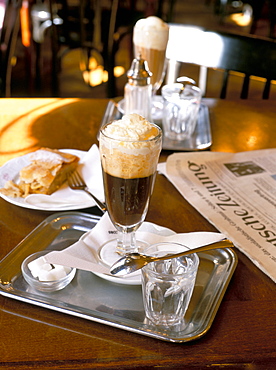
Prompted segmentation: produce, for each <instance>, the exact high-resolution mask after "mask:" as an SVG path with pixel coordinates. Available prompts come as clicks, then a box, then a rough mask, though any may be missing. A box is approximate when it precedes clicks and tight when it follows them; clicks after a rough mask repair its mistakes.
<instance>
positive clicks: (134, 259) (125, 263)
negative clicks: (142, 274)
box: [110, 239, 233, 276]
mask: <svg viewBox="0 0 276 370" xmlns="http://www.w3.org/2000/svg"><path fill="white" fill-rule="evenodd" d="M231 246H233V244H232V243H231V242H230V240H228V239H223V240H220V241H218V242H215V243H212V244H208V245H203V246H201V247H198V248H194V249H189V250H185V251H183V252H180V253H176V254H170V255H168V254H167V255H165V256H162V257H153V256H147V255H145V254H140V253H135V252H134V253H128V254H126V255H125V256H124V257H122V258H120V259H119V260H118V261H116V262H115V263H114V264H113V265H112V266H111V268H110V273H111V274H112V275H116V276H124V275H127V274H130V273H132V272H134V271H137V270H139V269H141V268H142V267H144V266H146V265H147V264H148V263H150V262H156V261H163V260H167V259H171V258H177V257H182V256H186V255H188V254H192V253H198V252H204V251H208V250H211V249H218V248H228V247H231Z"/></svg>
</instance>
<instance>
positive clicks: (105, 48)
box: [32, 0, 143, 97]
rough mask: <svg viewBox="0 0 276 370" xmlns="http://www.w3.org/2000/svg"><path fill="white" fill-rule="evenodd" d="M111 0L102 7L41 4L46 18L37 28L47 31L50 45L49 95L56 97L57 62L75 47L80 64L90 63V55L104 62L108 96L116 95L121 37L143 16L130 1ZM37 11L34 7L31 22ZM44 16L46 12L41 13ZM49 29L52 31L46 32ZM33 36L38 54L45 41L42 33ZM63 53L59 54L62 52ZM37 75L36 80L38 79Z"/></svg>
mask: <svg viewBox="0 0 276 370" xmlns="http://www.w3.org/2000/svg"><path fill="white" fill-rule="evenodd" d="M125 4H127V2H122V3H121V2H120V0H110V1H108V2H105V3H104V4H102V2H101V0H79V2H78V3H73V4H70V2H68V1H67V0H45V1H44V2H43V3H42V6H43V7H44V10H45V11H46V12H47V14H48V16H47V19H46V20H43V19H42V20H41V23H40V24H39V27H41V29H42V31H43V32H45V35H46V33H47V32H49V34H50V37H51V45H52V71H53V73H52V94H53V95H54V96H58V94H59V87H58V74H59V69H60V60H61V58H62V57H63V56H64V54H65V52H67V51H70V50H72V49H75V48H80V49H81V50H82V56H83V61H82V64H87V69H88V68H89V67H88V62H89V57H90V55H91V54H93V53H94V55H97V57H98V59H99V60H101V61H102V62H103V63H104V68H105V70H107V72H108V82H107V95H108V97H114V96H116V83H115V76H114V73H113V70H114V66H115V55H116V53H117V51H118V48H119V44H120V42H121V40H122V38H123V37H124V36H125V35H126V34H127V33H130V32H131V31H132V28H133V26H134V24H135V22H136V21H137V20H138V19H139V18H141V17H142V16H143V13H142V12H140V11H137V10H136V9H133V8H132V2H131V1H130V2H129V5H125ZM37 14H39V12H37V11H36V8H33V10H32V15H33V19H34V18H35V20H36V17H37ZM44 14H45V12H44ZM48 28H51V29H50V30H49V31H47V30H48ZM43 32H40V33H35V34H38V35H40V36H41V41H39V37H38V38H37V39H36V40H34V41H35V42H36V46H37V53H38V54H39V53H40V44H42V43H43V41H44V36H45V35H44V33H43ZM61 50H62V52H61ZM39 77H40V76H39V74H38V76H37V78H38V79H39Z"/></svg>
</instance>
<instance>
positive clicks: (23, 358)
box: [0, 99, 276, 369]
mask: <svg viewBox="0 0 276 370" xmlns="http://www.w3.org/2000/svg"><path fill="white" fill-rule="evenodd" d="M205 103H206V104H207V105H208V106H209V109H210V121H211V128H212V137H213V145H212V148H211V150H212V151H225V152H238V151H247V150H256V149H264V148H273V147H276V104H274V103H273V102H270V101H250V100H248V101H247V100H237V101H223V100H212V99H208V100H206V101H205ZM106 104H107V100H96V99H91V100H89V99H83V100H82V99H1V100H0V129H1V136H0V165H2V164H3V163H5V162H6V161H7V160H9V159H11V158H14V157H16V156H18V155H22V154H25V153H27V152H29V151H32V150H35V149H37V148H39V147H41V146H46V147H51V148H75V149H80V150H88V149H89V148H90V146H91V145H92V144H93V143H97V139H96V133H97V130H98V127H99V124H100V122H101V118H102V116H103V113H104V110H105V107H106ZM168 154H170V152H166V151H164V152H162V154H161V158H160V160H161V161H164V160H165V159H166V157H167V156H168ZM83 211H84V212H88V213H93V212H95V209H94V208H92V209H85V210H83ZM50 214H51V212H47V211H36V210H30V209H25V208H21V207H17V206H15V205H12V204H10V203H8V202H6V201H4V200H3V199H0V259H2V258H3V257H4V256H5V255H6V254H7V253H8V252H9V251H11V250H12V249H13V248H14V247H15V246H16V245H17V244H18V243H19V242H20V241H21V240H22V239H23V238H24V237H26V235H27V234H28V233H30V232H31V231H32V230H33V229H34V228H35V227H36V226H37V225H38V224H39V223H40V222H41V221H43V220H44V219H45V218H46V217H47V216H49V215H50ZM147 220H148V221H151V222H154V223H157V224H160V225H163V226H166V227H169V228H171V229H173V230H174V231H176V232H190V231H216V229H215V228H214V226H212V225H211V224H210V223H209V222H208V221H207V220H206V219H205V218H203V217H202V216H201V215H200V214H199V213H198V212H197V211H196V210H195V209H194V208H193V207H191V206H190V205H189V203H188V202H187V201H186V200H185V199H184V198H183V197H182V196H181V195H180V194H179V193H178V191H177V190H176V189H175V188H174V186H173V185H172V184H171V183H170V182H169V181H168V180H167V179H166V178H165V177H164V176H162V175H157V179H156V184H155V188H154V193H153V196H152V200H151V204H150V209H149V212H148V215H147ZM236 252H237V255H238V257H239V262H238V266H237V268H236V271H235V273H234V275H233V277H232V280H231V282H230V284H229V286H228V289H227V291H226V294H225V296H224V298H223V300H222V302H221V305H220V308H219V310H218V312H217V315H216V317H215V320H214V322H213V324H212V326H211V328H210V330H209V331H208V332H207V333H206V334H205V335H204V336H203V337H202V338H200V339H198V340H196V341H193V342H188V343H182V344H174V343H169V342H163V341H161V340H157V339H153V338H148V337H145V336H142V335H138V334H134V333H131V332H128V331H124V330H120V329H116V328H113V327H110V326H107V325H103V324H99V323H94V322H90V321H87V320H84V319H81V318H77V317H73V316H69V315H65V314H62V313H58V312H54V311H50V310H47V309H44V308H41V307H36V306H33V305H30V304H27V303H23V302H19V301H16V300H13V299H10V298H6V297H3V296H0V325H1V333H0V368H1V369H2V368H3V369H98V368H106V369H128V368H132V369H135V368H137V369H141V368H143V369H146V368H147V369H151V368H155V367H156V368H160V369H165V368H166V369H172V368H181V369H182V368H183V369H184V368H185V369H190V368H194V369H210V368H225V369H275V364H276V295H275V284H274V283H273V282H272V280H270V279H269V278H268V277H267V276H266V275H265V274H263V273H262V272H261V271H260V270H259V269H258V268H257V267H256V266H255V265H254V264H253V263H252V262H250V261H249V259H248V258H247V257H246V256H245V255H243V254H242V253H240V252H239V251H236Z"/></svg>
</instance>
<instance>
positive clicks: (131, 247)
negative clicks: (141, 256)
mask: <svg viewBox="0 0 276 370" xmlns="http://www.w3.org/2000/svg"><path fill="white" fill-rule="evenodd" d="M116 252H117V253H118V254H120V255H125V254H126V253H132V252H136V238H135V232H134V231H132V232H126V231H120V232H119V233H118V240H117V248H116Z"/></svg>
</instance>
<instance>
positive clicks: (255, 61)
mask: <svg viewBox="0 0 276 370" xmlns="http://www.w3.org/2000/svg"><path fill="white" fill-rule="evenodd" d="M167 58H168V61H169V62H168V72H167V77H166V83H172V82H175V80H176V78H177V77H178V76H179V71H180V67H181V63H190V64H195V65H198V66H200V74H199V81H198V84H199V87H200V88H201V89H202V91H203V95H205V92H206V83H207V71H208V69H209V68H215V69H220V70H223V71H224V76H223V81H222V86H221V89H220V98H221V99H224V98H225V97H226V93H227V85H228V79H229V74H230V73H231V71H234V72H239V73H242V74H243V75H244V80H243V86H242V91H241V93H240V98H242V99H246V98H248V93H249V85H250V76H257V77H262V78H264V79H265V84H264V89H263V93H262V98H263V99H268V98H269V93H270V86H271V81H272V80H276V40H271V39H266V38H260V37H256V36H252V35H248V36H247V35H240V34H233V33H226V32H218V31H216V32H213V31H210V30H206V29H203V28H198V27H192V26H184V25H179V24H170V35H169V42H168V47H167Z"/></svg>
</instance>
